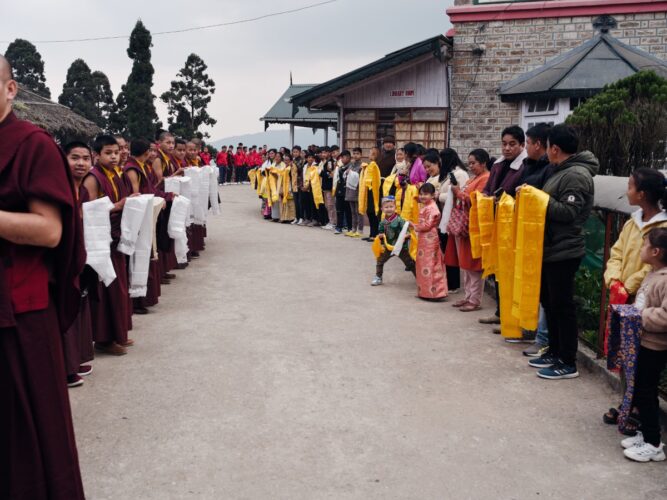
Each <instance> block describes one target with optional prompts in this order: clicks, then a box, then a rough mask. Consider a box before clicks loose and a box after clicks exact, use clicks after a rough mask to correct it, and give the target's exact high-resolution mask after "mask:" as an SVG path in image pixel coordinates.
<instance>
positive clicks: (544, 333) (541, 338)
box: [524, 304, 549, 346]
mask: <svg viewBox="0 0 667 500" xmlns="http://www.w3.org/2000/svg"><path fill="white" fill-rule="evenodd" d="M524 332H525V333H529V332H528V330H524ZM531 333H532V332H531ZM535 343H536V344H540V345H541V346H548V345H549V328H548V327H547V315H546V314H545V312H544V308H543V307H542V304H540V316H539V318H538V320H537V330H536V331H535Z"/></svg>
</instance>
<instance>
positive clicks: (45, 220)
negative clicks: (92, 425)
mask: <svg viewBox="0 0 667 500" xmlns="http://www.w3.org/2000/svg"><path fill="white" fill-rule="evenodd" d="M17 91H18V86H17V84H16V82H15V81H14V80H13V78H12V68H11V66H10V65H9V63H8V62H7V61H6V59H4V58H3V57H2V56H0V254H1V256H2V261H1V262H2V263H1V264H0V401H1V403H0V406H2V411H0V429H2V431H0V442H2V446H0V498H12V499H38V498H39V499H41V498H49V499H58V500H60V499H62V500H77V499H83V498H84V492H83V486H82V481H81V475H80V472H79V463H78V456H77V450H76V444H75V439H74V431H73V426H72V417H71V410H70V405H69V397H68V394H67V388H68V387H70V388H72V387H77V386H80V385H82V384H83V381H84V379H83V377H86V376H90V375H91V374H92V372H93V368H92V365H91V364H90V363H89V362H90V361H91V360H92V359H93V357H94V353H95V352H97V353H99V354H102V355H112V356H121V355H124V354H127V353H128V352H129V351H130V349H131V347H132V346H133V345H135V341H134V340H133V339H131V338H128V332H129V331H130V330H132V316H133V314H142V315H143V314H148V313H149V308H151V307H153V306H155V305H156V304H157V303H158V300H159V297H160V295H161V287H163V286H166V285H169V284H171V283H173V280H175V279H176V274H175V273H174V272H173V271H174V270H175V269H185V268H187V267H188V263H189V262H190V261H191V260H192V259H196V258H198V257H199V256H200V252H202V251H203V250H204V246H205V245H204V243H205V241H204V240H205V236H206V228H205V225H204V224H203V223H202V219H201V218H199V219H197V218H195V220H194V222H195V223H194V224H189V223H188V222H187V220H188V218H187V216H189V214H190V213H189V212H187V210H189V209H190V206H191V202H190V200H189V199H188V198H186V197H185V196H182V197H180V199H179V194H178V192H177V191H178V190H176V189H175V188H174V183H173V182H172V183H171V187H169V185H170V181H174V182H176V181H179V182H177V184H179V183H181V181H182V185H190V184H193V185H194V184H195V182H194V179H195V178H197V179H198V182H199V189H200V190H202V192H203V191H206V190H205V189H204V188H203V187H202V186H204V185H207V184H206V182H205V181H204V176H205V175H208V178H207V181H208V180H210V179H211V178H212V179H213V183H212V184H213V186H214V190H211V191H210V192H206V193H203V194H202V195H201V197H200V198H201V199H202V200H204V199H205V202H211V201H210V200H212V199H213V191H215V194H216V196H217V187H218V186H217V182H216V180H217V171H216V169H214V168H213V167H210V166H208V167H207V166H206V164H207V162H206V159H207V158H206V151H201V145H202V144H201V141H200V140H199V139H189V140H184V139H180V138H175V137H174V136H173V135H172V134H170V133H169V132H165V131H160V133H159V136H158V138H157V140H155V141H152V140H146V139H144V138H133V139H132V140H131V141H128V140H127V139H126V138H125V137H121V136H112V135H99V136H98V137H96V138H95V140H94V141H93V143H92V144H88V143H87V142H79V141H75V142H70V143H67V144H65V145H63V146H62V148H61V147H59V145H58V144H56V142H55V141H54V140H53V138H52V137H51V136H49V135H48V134H47V133H46V132H45V131H44V130H43V129H41V128H39V127H37V126H35V125H33V124H31V123H29V122H26V121H22V120H19V119H18V118H17V117H16V115H15V114H14V113H13V111H12V104H13V99H14V98H15V97H16V94H17ZM208 160H209V161H210V158H209V159H208ZM193 190H194V188H193ZM193 192H194V191H193ZM200 194H201V193H200ZM209 196H210V198H209ZM192 199H194V200H196V199H198V198H197V197H196V196H195V194H192ZM148 200H150V208H146V209H145V211H144V212H141V213H140V214H139V215H140V217H137V216H136V215H137V214H136V213H135V214H132V213H131V211H132V210H136V209H137V207H138V206H140V205H139V204H140V203H143V205H141V206H144V207H148V206H149V205H148V202H149V201H148ZM213 201H215V202H216V204H215V205H214V206H216V207H217V198H216V199H214V200H213ZM203 203H204V201H202V204H203ZM211 203H213V202H211ZM192 205H193V206H194V203H193V204H192ZM93 206H95V207H96V208H95V209H93V208H92V207H93ZM205 208H206V209H207V208H208V206H205ZM125 212H127V214H125ZM175 212H179V214H180V215H178V216H175V215H174V213H175ZM126 215H127V216H126ZM96 217H99V218H96ZM145 221H148V222H147V226H145V227H146V228H147V230H146V231H145V233H144V234H143V240H142V242H141V245H140V243H139V239H138V235H139V234H141V231H142V229H141V228H140V227H139V226H138V225H137V224H136V223H137V222H139V225H140V224H142V223H143V224H146V222H145ZM179 222H180V225H179ZM128 228H129V230H128ZM179 230H180V232H179ZM132 231H134V232H132ZM176 233H178V234H176ZM179 243H180V246H179ZM140 246H141V248H142V249H143V250H142V252H143V255H139V253H140V252H139V248H140ZM130 247H131V250H134V254H132V253H131V252H130V251H128V250H127V249H125V250H124V248H130ZM129 255H133V256H132V257H130V256H129ZM100 256H101V257H102V258H100ZM140 262H143V265H145V267H141V266H140V264H139V263H140ZM135 286H136V287H137V288H133V287H135ZM133 292H137V293H133Z"/></svg>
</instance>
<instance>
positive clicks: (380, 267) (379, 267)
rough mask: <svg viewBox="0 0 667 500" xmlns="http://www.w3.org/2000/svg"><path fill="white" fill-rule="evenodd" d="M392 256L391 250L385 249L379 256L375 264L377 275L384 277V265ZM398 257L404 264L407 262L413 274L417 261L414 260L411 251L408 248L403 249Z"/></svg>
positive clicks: (406, 266)
mask: <svg viewBox="0 0 667 500" xmlns="http://www.w3.org/2000/svg"><path fill="white" fill-rule="evenodd" d="M391 258H392V255H391V252H389V251H387V250H385V251H384V252H383V253H381V254H380V257H379V258H378V260H377V263H376V264H375V275H376V276H377V277H379V278H382V275H383V274H384V265H385V264H386V263H387V261H388V260H389V259H391ZM398 258H399V259H401V260H402V261H403V264H405V268H406V269H409V270H410V272H411V273H412V274H415V261H414V260H412V257H411V256H410V251H409V250H408V249H407V248H402V249H401V253H399V254H398Z"/></svg>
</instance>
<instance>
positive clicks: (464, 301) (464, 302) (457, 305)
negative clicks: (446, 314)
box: [452, 299, 468, 307]
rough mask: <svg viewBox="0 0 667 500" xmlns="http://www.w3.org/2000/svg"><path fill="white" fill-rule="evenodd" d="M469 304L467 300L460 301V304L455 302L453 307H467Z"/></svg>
mask: <svg viewBox="0 0 667 500" xmlns="http://www.w3.org/2000/svg"><path fill="white" fill-rule="evenodd" d="M467 303H468V301H467V300H466V299H463V300H459V301H458V302H454V303H453V304H452V307H463V306H464V305H466V304H467Z"/></svg>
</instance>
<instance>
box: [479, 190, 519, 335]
mask: <svg viewBox="0 0 667 500" xmlns="http://www.w3.org/2000/svg"><path fill="white" fill-rule="evenodd" d="M514 220H515V219H514V198H512V197H511V196H510V195H508V194H507V193H504V194H503V196H502V197H501V198H500V201H499V202H498V205H497V207H496V224H495V226H496V230H495V238H494V240H495V242H494V244H493V249H494V250H496V251H497V256H498V260H497V264H496V269H495V274H496V282H497V283H498V286H499V294H500V325H501V333H502V336H503V337H505V338H520V337H521V334H522V332H521V328H519V320H518V319H517V318H515V317H514V316H513V315H512V296H513V290H514ZM483 253H484V250H483V249H482V254H483ZM485 272H486V270H485Z"/></svg>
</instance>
